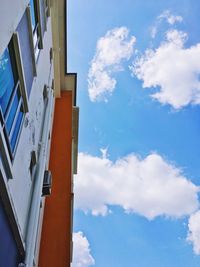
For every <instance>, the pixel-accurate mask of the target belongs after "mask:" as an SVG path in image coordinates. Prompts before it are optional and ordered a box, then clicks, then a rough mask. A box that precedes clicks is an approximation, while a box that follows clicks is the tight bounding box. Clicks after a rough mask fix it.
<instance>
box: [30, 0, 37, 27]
mask: <svg viewBox="0 0 200 267" xmlns="http://www.w3.org/2000/svg"><path fill="white" fill-rule="evenodd" d="M30 9H31V23H32V28H33V31H34V30H35V27H36V18H35V4H34V0H31V1H30Z"/></svg>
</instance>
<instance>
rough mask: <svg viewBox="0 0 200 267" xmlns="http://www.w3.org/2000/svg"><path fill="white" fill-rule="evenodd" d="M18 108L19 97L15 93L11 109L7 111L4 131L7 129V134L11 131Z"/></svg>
mask: <svg viewBox="0 0 200 267" xmlns="http://www.w3.org/2000/svg"><path fill="white" fill-rule="evenodd" d="M18 106H19V96H18V94H17V93H16V94H15V96H14V99H13V101H12V105H11V108H10V110H9V114H8V117H7V119H6V129H7V132H8V134H9V133H10V130H11V127H12V124H13V121H14V118H15V115H16V112H17V108H18Z"/></svg>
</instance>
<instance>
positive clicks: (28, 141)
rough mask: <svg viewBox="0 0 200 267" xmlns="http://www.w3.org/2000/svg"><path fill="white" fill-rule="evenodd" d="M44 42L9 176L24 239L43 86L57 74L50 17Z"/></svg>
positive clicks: (37, 139) (42, 102) (41, 114)
mask: <svg viewBox="0 0 200 267" xmlns="http://www.w3.org/2000/svg"><path fill="white" fill-rule="evenodd" d="M13 2H14V1H13ZM17 2H18V1H17ZM19 19H20V18H19ZM43 43H44V49H43V50H41V51H40V55H39V59H38V63H37V76H36V77H35V78H34V81H33V85H32V89H31V94H30V98H29V112H28V113H27V114H26V116H25V121H24V125H23V128H22V132H21V135H20V140H19V144H18V146H17V151H16V154H15V158H14V161H13V166H12V171H13V179H10V180H8V186H9V191H10V193H11V196H12V201H13V203H14V209H15V211H16V214H17V218H18V222H19V225H20V229H21V231H22V235H23V237H24V239H25V233H26V223H27V218H28V212H29V206H30V199H31V189H32V185H33V181H32V177H31V175H30V170H29V166H30V159H31V151H32V150H35V151H37V150H38V143H39V139H40V132H41V123H42V118H43V109H44V101H43V88H44V84H47V85H49V86H50V87H51V83H52V75H53V69H52V71H51V73H50V56H49V51H50V48H51V46H52V34H51V21H50V18H49V19H48V26H47V31H46V32H45V34H44V39H43ZM38 197H39V196H38Z"/></svg>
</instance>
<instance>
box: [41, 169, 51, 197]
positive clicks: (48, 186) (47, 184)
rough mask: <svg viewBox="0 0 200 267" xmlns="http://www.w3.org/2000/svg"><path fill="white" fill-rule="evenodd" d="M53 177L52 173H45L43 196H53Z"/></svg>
mask: <svg viewBox="0 0 200 267" xmlns="http://www.w3.org/2000/svg"><path fill="white" fill-rule="evenodd" d="M51 185H52V175H51V172H50V171H48V170H46V171H45V172H44V180H43V188H42V196H49V195H50V194H51Z"/></svg>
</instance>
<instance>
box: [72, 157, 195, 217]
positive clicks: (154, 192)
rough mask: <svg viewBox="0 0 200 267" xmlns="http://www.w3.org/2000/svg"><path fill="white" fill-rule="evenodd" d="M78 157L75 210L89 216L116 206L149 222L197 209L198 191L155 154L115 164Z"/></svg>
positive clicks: (98, 159)
mask: <svg viewBox="0 0 200 267" xmlns="http://www.w3.org/2000/svg"><path fill="white" fill-rule="evenodd" d="M105 155H106V154H105V153H104V155H103V157H102V158H100V157H94V156H91V155H88V154H84V153H80V154H79V174H78V175H77V176H76V177H75V196H76V197H75V207H76V208H77V209H81V210H83V211H84V212H86V213H87V212H91V213H92V214H93V215H106V214H107V213H108V212H109V205H119V206H121V207H122V208H123V209H124V211H125V212H134V213H137V214H140V215H143V216H145V217H146V218H148V219H153V218H155V217H156V216H161V215H164V216H170V217H181V216H184V215H189V214H191V213H193V212H194V211H196V210H197V209H198V206H199V203H198V192H199V188H198V187H197V186H195V185H194V184H193V183H192V182H191V181H189V180H188V179H187V178H186V177H184V176H183V174H182V173H181V170H180V169H179V168H177V167H175V166H174V165H172V164H170V163H168V162H166V161H165V160H164V159H163V158H162V157H161V156H160V155H158V154H150V155H149V156H147V157H146V158H144V159H140V158H139V157H138V156H136V155H134V154H130V155H128V156H127V157H124V158H121V159H119V160H117V161H116V162H112V161H110V160H109V159H108V158H107V157H105Z"/></svg>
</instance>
